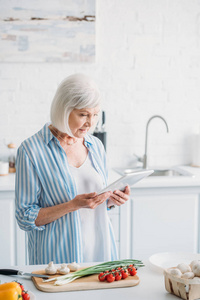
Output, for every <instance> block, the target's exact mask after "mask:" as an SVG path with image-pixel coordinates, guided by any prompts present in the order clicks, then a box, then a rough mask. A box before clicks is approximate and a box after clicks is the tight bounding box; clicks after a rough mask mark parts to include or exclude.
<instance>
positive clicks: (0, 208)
mask: <svg viewBox="0 0 200 300" xmlns="http://www.w3.org/2000/svg"><path fill="white" fill-rule="evenodd" d="M0 238H1V242H0V253H1V256H0V267H3V266H10V265H11V266H12V265H15V218H14V201H13V200H12V199H5V200H3V199H1V200H0Z"/></svg>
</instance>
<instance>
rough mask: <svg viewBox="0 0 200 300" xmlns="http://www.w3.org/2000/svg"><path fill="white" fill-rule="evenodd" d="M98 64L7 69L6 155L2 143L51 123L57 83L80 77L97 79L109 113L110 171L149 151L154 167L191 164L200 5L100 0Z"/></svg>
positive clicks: (199, 73)
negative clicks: (157, 116)
mask: <svg viewBox="0 0 200 300" xmlns="http://www.w3.org/2000/svg"><path fill="white" fill-rule="evenodd" d="M96 16H97V21H96V52H97V55H96V63H95V64H67V63H63V64H57V63H52V64H51V63H47V64H45V63H43V64H42V63H41V64H37V63H34V64H30V63H28V64H25V63H24V64H22V63H4V64H1V65H0V155H1V156H3V153H5V146H4V145H3V139H4V138H6V140H7V141H11V140H13V141H15V142H17V144H19V143H20V142H21V141H22V140H24V139H25V138H26V137H28V136H30V135H32V134H34V133H35V132H36V131H38V130H39V129H40V128H41V127H42V126H43V125H44V123H45V122H46V121H48V120H49V108H50V103H51V100H52V97H53V95H54V93H55V90H56V87H57V85H58V83H59V82H60V81H61V80H62V79H63V78H64V77H66V76H68V75H70V74H72V73H74V72H83V73H86V74H88V75H91V76H93V77H94V79H95V80H96V81H97V83H98V84H99V86H100V88H101V90H102V93H103V96H104V103H103V108H104V110H105V111H106V116H107V132H108V141H107V143H108V151H107V152H108V159H109V164H110V166H121V165H123V164H130V163H131V162H132V161H133V153H137V154H138V155H143V154H144V139H145V126H146V123H147V121H148V119H149V118H150V117H151V116H152V115H154V114H160V115H162V116H163V117H164V118H165V119H166V120H167V122H168V125H169V130H170V132H169V134H167V133H166V129H165V125H164V123H163V122H162V121H161V120H159V119H157V120H156V119H155V120H153V121H152V123H151V124H150V127H149V147H148V150H149V163H150V164H151V165H157V166H158V165H174V164H189V163H191V160H192V147H191V138H192V136H193V134H194V133H195V132H196V130H197V129H198V128H199V126H200V1H198V0H192V1H190V0H151V1H149V0H142V1H141V0H125V1H121V0H109V1H107V0H97V7H96Z"/></svg>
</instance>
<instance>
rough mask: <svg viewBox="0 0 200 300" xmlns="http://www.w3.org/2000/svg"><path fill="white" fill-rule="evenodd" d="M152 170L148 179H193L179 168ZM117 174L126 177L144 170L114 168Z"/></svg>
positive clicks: (191, 175) (188, 173) (190, 174)
mask: <svg viewBox="0 0 200 300" xmlns="http://www.w3.org/2000/svg"><path fill="white" fill-rule="evenodd" d="M151 169H152V170H154V173H152V174H151V175H150V176H149V177H152V176H160V177H179V176H183V177H187V176H188V177H194V175H193V174H192V173H190V172H188V171H185V170H183V169H181V168H179V167H173V168H169V169H167V168H166V169H154V168H151ZM114 170H115V171H116V172H117V173H118V174H120V175H126V174H130V173H133V172H138V171H142V170H145V169H143V168H115V169H114Z"/></svg>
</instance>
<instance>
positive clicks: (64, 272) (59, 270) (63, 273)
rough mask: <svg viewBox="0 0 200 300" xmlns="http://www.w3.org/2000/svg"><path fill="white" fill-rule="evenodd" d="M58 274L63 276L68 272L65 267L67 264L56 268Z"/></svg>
mask: <svg viewBox="0 0 200 300" xmlns="http://www.w3.org/2000/svg"><path fill="white" fill-rule="evenodd" d="M58 272H59V274H62V275H65V274H68V273H69V272H70V269H69V268H68V267H67V264H62V265H61V266H60V268H58Z"/></svg>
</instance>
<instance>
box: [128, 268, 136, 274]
mask: <svg viewBox="0 0 200 300" xmlns="http://www.w3.org/2000/svg"><path fill="white" fill-rule="evenodd" d="M129 273H130V275H131V276H134V275H136V274H137V270H136V268H131V269H130V271H129Z"/></svg>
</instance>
